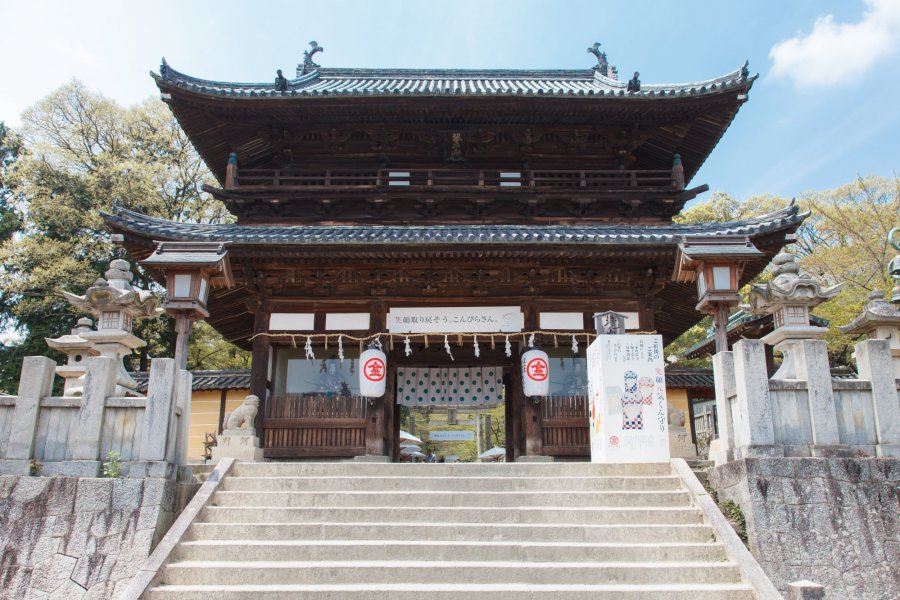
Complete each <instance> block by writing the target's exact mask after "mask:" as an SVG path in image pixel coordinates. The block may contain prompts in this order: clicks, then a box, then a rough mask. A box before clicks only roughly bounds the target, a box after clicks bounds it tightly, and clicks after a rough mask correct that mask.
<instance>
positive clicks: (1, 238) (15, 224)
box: [0, 121, 22, 243]
mask: <svg viewBox="0 0 900 600" xmlns="http://www.w3.org/2000/svg"><path fill="white" fill-rule="evenodd" d="M21 152H22V140H21V138H19V136H18V135H16V134H15V133H14V132H12V131H10V129H9V128H8V127H7V126H6V125H5V124H4V123H3V121H0V243H2V242H5V241H6V240H8V239H10V238H11V237H12V235H13V233H15V232H16V231H18V230H19V228H20V227H21V225H22V216H21V215H20V214H19V211H18V210H17V207H16V204H17V200H18V197H17V195H16V193H15V192H14V191H13V190H12V189H10V188H9V187H8V186H7V185H6V179H7V174H8V173H9V171H10V169H11V168H12V166H13V163H15V162H16V159H17V158H19V154H20V153H21Z"/></svg>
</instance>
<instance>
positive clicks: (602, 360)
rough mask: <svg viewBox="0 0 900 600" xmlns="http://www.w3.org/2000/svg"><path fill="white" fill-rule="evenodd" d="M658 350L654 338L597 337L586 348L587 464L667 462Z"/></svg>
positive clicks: (663, 384)
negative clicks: (588, 413)
mask: <svg viewBox="0 0 900 600" xmlns="http://www.w3.org/2000/svg"><path fill="white" fill-rule="evenodd" d="M662 351H663V344H662V337H661V336H658V335H601V336H598V337H597V339H596V340H594V342H593V343H592V344H591V345H590V346H589V347H588V351H587V365H588V399H589V401H590V408H591V415H590V424H591V462H607V463H611V462H619V463H633V462H665V461H668V460H669V425H668V418H667V414H668V411H667V406H666V376H665V372H664V369H665V365H664V363H663V355H662Z"/></svg>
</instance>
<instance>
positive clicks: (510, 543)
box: [143, 463, 755, 600]
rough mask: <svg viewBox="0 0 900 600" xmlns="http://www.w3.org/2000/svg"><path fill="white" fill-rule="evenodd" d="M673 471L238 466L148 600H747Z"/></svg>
mask: <svg viewBox="0 0 900 600" xmlns="http://www.w3.org/2000/svg"><path fill="white" fill-rule="evenodd" d="M713 538H714V536H713V531H712V529H711V528H710V527H709V526H707V525H706V524H704V523H703V519H702V517H701V513H700V511H699V510H698V509H697V508H696V507H694V506H692V501H691V495H690V494H689V492H688V491H687V490H685V489H684V488H683V487H682V484H681V480H680V479H679V478H678V477H677V476H676V475H674V474H673V472H672V468H671V467H670V465H668V464H640V465H611V464H606V465H600V464H589V463H543V464H541V463H533V464H521V463H520V464H439V465H425V464H418V465H409V464H403V465H401V464H377V463H368V464H366V463H362V464H360V463H356V464H354V463H332V464H312V463H236V464H235V465H234V467H233V468H232V471H231V473H230V474H229V475H228V476H227V477H226V478H225V479H224V480H222V482H221V483H220V484H219V488H218V490H217V491H216V492H215V494H214V495H213V496H212V498H211V501H210V503H209V504H208V505H207V507H206V508H204V509H203V510H202V512H201V513H200V514H199V516H198V518H197V519H196V520H195V521H194V523H193V524H191V525H190V527H189V528H188V530H187V532H186V534H185V535H184V536H183V537H182V539H181V541H180V542H179V543H178V545H177V546H176V547H175V549H174V551H173V553H172V554H171V555H170V557H169V560H168V561H167V562H166V564H165V565H164V566H163V568H162V569H161V570H160V571H159V573H158V575H157V577H156V579H155V582H154V584H153V585H152V587H150V589H149V590H148V591H147V592H146V593H145V594H144V596H143V597H144V598H150V599H152V600H176V599H178V600H180V599H185V598H191V599H198V598H199V599H207V598H208V599H212V598H216V599H219V598H224V599H231V598H248V599H249V598H254V599H260V600H273V599H279V600H280V599H286V598H291V599H295V598H298V599H300V598H311V599H312V598H316V599H325V598H327V599H330V600H331V599H348V600H357V599H359V600H363V599H366V600H387V599H391V600H397V599H402V598H416V599H440V600H444V599H447V600H449V599H451V598H452V599H454V600H460V599H461V598H464V597H465V595H467V594H473V595H481V596H483V597H488V595H489V597H490V599H491V600H512V599H515V600H522V599H535V600H537V599H553V600H574V599H587V598H590V599H592V600H604V599H611V598H617V599H624V600H627V599H637V598H640V599H641V600H656V599H666V600H682V599H684V600H687V599H694V598H697V597H700V595H701V594H702V597H703V598H704V599H705V600H716V599H722V600H725V599H728V600H738V599H740V600H751V599H753V598H754V597H755V596H754V593H753V591H752V589H751V587H750V586H749V585H748V584H746V583H743V582H742V581H741V577H740V573H739V571H738V568H737V565H736V564H735V563H733V562H731V561H729V560H728V559H727V557H726V554H725V550H724V547H723V545H722V544H721V543H719V542H717V541H715V540H714V539H713Z"/></svg>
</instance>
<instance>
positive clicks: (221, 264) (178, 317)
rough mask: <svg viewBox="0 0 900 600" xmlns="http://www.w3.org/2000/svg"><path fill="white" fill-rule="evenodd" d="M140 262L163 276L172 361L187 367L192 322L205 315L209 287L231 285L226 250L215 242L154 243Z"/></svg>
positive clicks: (232, 281) (221, 244)
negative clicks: (173, 335)
mask: <svg viewBox="0 0 900 600" xmlns="http://www.w3.org/2000/svg"><path fill="white" fill-rule="evenodd" d="M140 263H141V264H142V265H144V266H146V267H149V268H151V269H153V270H157V271H162V272H163V273H165V277H166V302H165V304H164V305H163V308H165V310H166V313H168V314H169V315H171V316H173V317H175V333H176V335H177V337H176V341H175V362H176V364H177V365H178V366H179V368H181V369H184V368H185V367H186V366H187V345H188V340H189V339H190V335H191V329H192V327H193V322H194V321H196V320H199V319H205V318H207V317H208V316H209V312H208V311H207V310H206V301H207V299H208V298H209V291H210V288H218V287H228V288H230V287H231V286H232V285H234V280H233V279H232V276H231V266H230V264H229V262H228V251H227V250H226V249H225V244H223V243H218V242H156V250H155V251H154V252H153V254H151V255H150V256H149V257H147V258H145V259H144V260H142V261H140Z"/></svg>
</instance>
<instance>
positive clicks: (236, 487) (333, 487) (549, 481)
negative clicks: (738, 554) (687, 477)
mask: <svg viewBox="0 0 900 600" xmlns="http://www.w3.org/2000/svg"><path fill="white" fill-rule="evenodd" d="M680 487H681V480H680V479H679V478H678V477H675V476H673V475H664V476H662V475H661V476H648V477H627V476H622V475H613V476H599V477H592V476H591V477H589V476H584V477H538V478H528V477H485V476H482V477H468V476H462V475H461V476H457V477H452V478H447V477H434V476H431V475H428V476H421V477H409V476H402V477H390V478H385V477H372V476H357V477H351V476H344V477H324V476H321V477H316V476H308V477H227V478H226V479H225V480H224V481H223V482H222V485H221V487H220V488H219V489H220V490H223V491H267V492H272V491H291V492H294V491H316V492H330V491H341V490H354V491H360V492H363V491H397V492H417V491H443V490H451V489H452V490H453V491H459V492H465V491H483V492H497V491H559V490H566V491H573V492H585V491H647V490H676V489H679V488H680Z"/></svg>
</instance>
